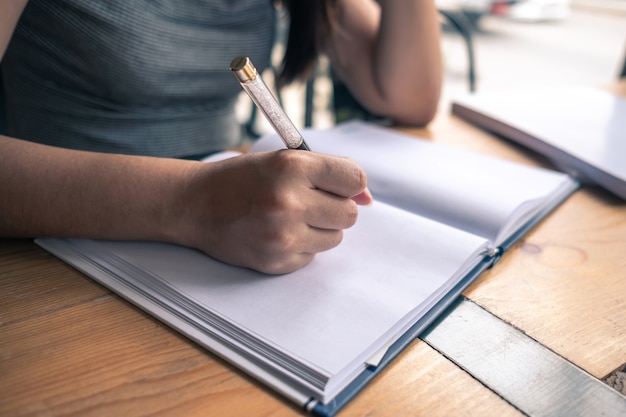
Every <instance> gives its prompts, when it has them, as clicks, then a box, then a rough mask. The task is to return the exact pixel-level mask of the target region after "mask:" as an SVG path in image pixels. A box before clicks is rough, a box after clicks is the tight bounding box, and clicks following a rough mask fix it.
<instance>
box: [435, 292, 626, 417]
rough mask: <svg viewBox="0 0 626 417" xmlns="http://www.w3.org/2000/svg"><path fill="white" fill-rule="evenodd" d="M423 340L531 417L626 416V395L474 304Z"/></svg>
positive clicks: (456, 310)
mask: <svg viewBox="0 0 626 417" xmlns="http://www.w3.org/2000/svg"><path fill="white" fill-rule="evenodd" d="M423 338H424V340H425V341H426V342H428V343H429V344H430V345H432V346H434V347H435V348H436V349H437V350H438V351H440V352H442V353H444V355H446V356H447V357H449V358H450V359H452V360H453V361H454V362H455V363H456V364H458V365H459V366H461V367H462V368H463V369H466V370H467V371H468V372H469V373H470V374H472V375H473V376H475V377H476V378H478V379H479V380H480V381H482V382H483V383H484V384H485V385H486V386H488V387H490V388H491V389H492V390H494V391H495V392H497V393H498V394H500V395H501V396H502V397H503V398H504V399H506V400H507V401H509V402H510V403H511V404H513V405H515V406H516V407H517V408H518V409H520V410H521V411H522V412H524V413H526V414H528V415H530V416H535V417H555V416H563V417H565V416H610V415H614V416H620V415H621V416H623V415H626V397H624V396H622V395H620V394H619V393H618V392H617V391H615V390H613V389H612V388H610V387H609V386H607V385H606V384H604V383H603V382H601V381H600V380H599V379H596V378H594V377H593V376H591V375H589V374H588V373H587V372H585V371H583V370H581V369H580V368H578V367H576V366H574V365H573V364H572V363H571V362H568V361H566V360H565V359H563V358H562V357H560V356H558V355H557V354H555V353H554V352H552V351H550V350H548V349H546V348H545V347H544V346H543V345H541V344H539V343H537V342H536V341H535V340H532V339H531V338H530V337H528V336H526V335H524V334H523V333H522V332H520V331H519V330H517V329H515V328H514V327H512V326H510V325H508V324H506V323H504V322H503V321H502V320H500V319H499V318H497V317H495V316H493V315H492V314H491V313H489V312H487V311H486V310H484V309H482V308H481V307H479V306H477V305H476V304H474V303H472V302H470V301H467V300H461V301H460V302H458V303H456V305H454V306H453V307H452V308H451V309H449V311H448V312H447V313H446V314H445V315H444V316H442V317H441V318H440V319H439V320H438V322H437V323H436V324H435V325H434V326H431V328H430V329H429V330H428V331H427V332H426V333H425V334H424V335H423Z"/></svg>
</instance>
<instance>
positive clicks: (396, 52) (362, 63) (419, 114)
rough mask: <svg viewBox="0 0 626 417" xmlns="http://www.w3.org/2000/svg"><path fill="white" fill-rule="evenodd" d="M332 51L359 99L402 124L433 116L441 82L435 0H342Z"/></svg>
mask: <svg viewBox="0 0 626 417" xmlns="http://www.w3.org/2000/svg"><path fill="white" fill-rule="evenodd" d="M340 3H341V11H340V28H339V30H337V31H335V32H334V35H333V37H332V40H331V43H330V45H329V50H328V54H329V56H330V58H331V62H332V64H333V68H334V69H335V70H336V71H337V73H338V74H339V76H340V77H341V78H342V80H343V81H344V82H345V83H346V84H347V85H348V87H349V88H350V90H351V91H352V92H353V94H354V95H355V97H356V98H357V99H358V100H359V101H360V102H361V103H362V104H363V105H365V106H366V107H367V108H369V109H370V110H371V111H372V112H374V113H377V114H380V115H383V116H388V117H391V118H392V119H394V120H396V121H397V122H399V123H402V124H410V125H425V124H427V123H428V122H430V121H431V120H432V118H433V117H434V115H435V113H436V110H437V105H438V101H439V95H440V91H441V83H442V74H441V72H442V64H441V52H440V33H439V32H440V29H439V18H438V14H437V10H436V8H435V5H434V0H380V1H379V2H378V3H379V4H380V6H379V5H378V4H377V3H375V2H374V1H373V0H341V1H340Z"/></svg>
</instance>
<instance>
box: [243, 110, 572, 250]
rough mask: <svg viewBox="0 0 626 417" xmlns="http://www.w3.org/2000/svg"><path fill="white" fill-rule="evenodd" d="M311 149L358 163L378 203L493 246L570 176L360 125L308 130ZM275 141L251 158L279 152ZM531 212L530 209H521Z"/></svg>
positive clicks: (263, 142)
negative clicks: (519, 215) (516, 216)
mask: <svg viewBox="0 0 626 417" xmlns="http://www.w3.org/2000/svg"><path fill="white" fill-rule="evenodd" d="M303 133H304V136H305V140H306V141H307V143H308V144H309V146H310V147H311V149H312V150H314V151H317V152H323V153H329V154H334V155H340V156H348V157H351V158H352V159H354V160H355V161H357V162H358V163H359V164H360V165H361V166H362V167H363V168H364V169H365V170H366V172H367V175H368V186H369V188H370V190H371V191H372V194H373V195H374V198H376V199H378V200H381V201H384V202H386V203H388V204H391V205H394V206H396V207H400V208H403V209H405V210H408V211H411V212H413V213H419V214H420V215H422V216H425V217H428V218H431V219H434V220H437V221H440V222H444V223H446V224H449V225H451V226H453V227H457V228H461V229H463V230H466V231H468V232H470V233H474V234H478V235H480V236H483V237H485V238H486V239H490V240H492V241H494V240H495V238H496V236H498V231H499V229H500V228H501V227H502V226H503V225H504V224H505V223H506V222H507V220H510V219H509V216H510V215H511V214H512V213H514V212H515V210H516V208H518V207H521V206H522V203H524V202H530V201H532V200H534V204H541V202H542V200H543V199H544V198H545V197H547V196H549V195H550V194H551V192H552V191H553V190H555V189H557V188H559V186H560V184H562V183H564V182H566V181H568V180H567V176H565V175H564V174H561V173H556V172H552V171H548V170H544V169H540V168H535V167H527V166H523V165H520V164H515V163H512V162H509V161H505V160H501V159H498V158H493V157H489V156H485V155H480V154H477V153H474V152H469V151H465V150H461V149H455V148H452V147H448V146H444V145H441V144H433V143H430V142H427V141H425V140H421V139H418V138H415V137H411V136H407V135H403V134H400V133H397V132H394V131H393V130H391V129H385V128H380V127H376V126H372V125H369V124H365V123H362V122H349V123H345V124H342V125H338V126H336V127H334V128H332V129H329V130H307V131H305V132H303ZM281 148H284V145H283V144H282V142H281V141H280V140H279V138H278V137H277V136H276V135H268V136H266V137H264V138H261V139H260V140H259V141H257V142H256V143H255V144H254V146H253V147H252V149H251V151H252V152H256V151H263V150H271V149H281ZM524 207H525V208H526V209H533V208H534V206H533V204H526V205H524Z"/></svg>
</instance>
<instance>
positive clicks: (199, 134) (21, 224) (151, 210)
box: [0, 0, 441, 273]
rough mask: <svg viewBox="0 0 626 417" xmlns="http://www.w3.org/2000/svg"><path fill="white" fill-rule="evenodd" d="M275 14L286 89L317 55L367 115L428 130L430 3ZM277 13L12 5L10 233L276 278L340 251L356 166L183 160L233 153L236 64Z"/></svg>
mask: <svg viewBox="0 0 626 417" xmlns="http://www.w3.org/2000/svg"><path fill="white" fill-rule="evenodd" d="M282 7H285V8H286V9H287V10H288V11H289V13H290V16H291V29H290V36H289V41H288V48H287V52H286V55H285V59H284V61H283V67H282V71H281V80H282V81H283V82H289V81H292V80H294V79H298V78H301V77H305V76H306V75H307V71H308V70H309V69H310V67H311V64H312V62H313V60H314V59H315V58H316V56H317V55H318V54H320V53H325V54H327V55H328V56H329V58H330V60H331V63H332V65H333V68H334V70H335V71H336V72H337V74H338V75H339V76H340V77H341V78H342V79H343V80H344V82H345V83H346V84H347V86H348V87H349V88H350V89H351V90H352V92H353V94H354V95H355V97H356V98H357V99H358V100H359V101H361V102H362V103H363V104H364V105H365V106H366V107H368V108H369V109H370V110H371V111H372V112H374V113H377V114H380V115H383V116H387V117H390V118H392V119H394V120H396V121H397V122H398V123H403V124H415V125H423V124H426V123H428V122H429V121H430V120H431V119H432V117H433V116H434V113H435V110H436V106H437V101H438V97H439V90H440V85H441V78H440V77H441V75H440V72H441V71H440V56H439V36H438V31H439V27H438V19H437V15H436V10H435V7H434V4H433V0H386V1H382V0H381V1H380V2H379V3H375V2H374V1H371V0H337V1H331V0H329V1H326V2H323V1H320V0H307V1H304V0H293V1H284V2H283V4H282ZM274 16H275V9H274V5H273V4H272V3H270V2H269V0H240V1H220V0H205V1H197V0H185V1H182V0H170V1H168V0H164V1H160V2H154V1H150V0H135V1H132V2H121V1H118V2H91V1H87V0H65V1H63V0H31V1H30V2H28V4H27V1H26V0H16V1H12V2H2V4H0V54H2V56H3V58H2V70H3V77H4V81H5V89H6V96H7V112H8V118H7V120H8V127H9V136H11V137H0V178H1V179H2V182H1V184H0V201H3V202H6V204H5V203H3V204H2V205H1V206H0V236H10V237H32V236H76V237H89V238H99V239H120V240H121V239H143V240H161V241H169V242H173V243H177V244H181V245H186V246H190V247H194V248H198V249H200V250H202V251H204V252H205V253H207V254H208V255H210V256H213V257H215V258H216V259H220V260H222V261H224V262H229V263H232V264H235V265H240V266H244V267H248V268H253V269H257V270H260V271H263V272H267V273H284V272H289V271H292V270H294V269H297V268H299V267H301V266H303V265H305V264H307V263H308V262H310V260H311V259H312V258H313V256H314V255H315V254H316V253H318V252H320V251H324V250H328V249H330V248H332V247H335V246H336V245H338V244H339V243H340V241H341V239H342V231H343V230H344V229H345V228H348V227H350V226H351V225H352V224H354V222H355V221H356V217H357V208H356V205H358V204H368V203H370V202H371V196H370V195H369V192H368V191H367V190H366V179H365V173H364V172H363V171H362V170H361V169H360V168H359V167H358V166H356V165H355V164H354V163H353V162H352V161H349V160H346V159H342V158H335V157H330V156H327V155H321V154H317V153H313V152H293V151H283V152H273V153H263V154H257V155H244V156H241V157H237V158H233V159H231V160H227V161H222V162H216V163H211V164H204V163H199V162H195V161H189V160H185V159H190V158H193V157H195V156H197V155H202V154H207V153H210V152H213V151H216V150H221V149H224V148H226V147H229V146H232V145H236V144H237V143H238V140H239V136H238V135H239V127H238V125H237V123H236V120H235V117H234V102H235V100H236V97H237V96H238V94H239V92H240V91H241V89H240V87H239V85H238V84H237V82H236V81H235V80H234V78H233V77H232V74H230V72H229V71H228V64H229V63H230V60H231V59H232V58H233V57H234V56H236V55H249V56H251V57H252V59H253V62H254V63H255V64H256V66H257V67H259V68H260V69H263V67H264V66H266V65H267V64H268V62H269V54H270V49H271V46H272V43H273V27H274ZM9 41H10V43H9ZM7 45H8V46H7ZM17 138H19V139H17ZM21 139H25V140H21ZM155 157H156V158H155ZM172 158H178V159H172Z"/></svg>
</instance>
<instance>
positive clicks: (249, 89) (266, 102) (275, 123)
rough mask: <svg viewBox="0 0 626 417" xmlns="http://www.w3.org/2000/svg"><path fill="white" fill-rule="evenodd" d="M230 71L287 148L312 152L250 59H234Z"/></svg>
mask: <svg viewBox="0 0 626 417" xmlns="http://www.w3.org/2000/svg"><path fill="white" fill-rule="evenodd" d="M230 70H231V71H232V72H233V74H234V75H235V77H236V78H237V80H238V81H239V83H240V84H241V87H242V88H243V89H244V90H245V92H246V93H248V95H249V96H250V98H251V99H252V101H254V104H256V106H257V107H258V108H259V109H260V110H261V112H262V113H263V114H264V115H265V118H266V119H267V120H268V121H269V122H270V124H271V125H272V127H273V128H274V130H276V133H278V135H279V136H280V138H281V139H282V140H283V142H285V145H286V146H287V148H289V149H301V150H310V149H309V148H308V146H307V144H306V142H305V141H304V138H303V137H302V135H301V134H300V132H299V131H298V129H297V128H296V127H295V126H294V124H293V122H292V121H291V120H290V119H289V117H288V116H287V114H286V113H285V111H284V110H283V108H282V107H281V106H280V104H279V103H278V101H277V100H276V97H274V95H273V94H272V92H271V91H270V90H269V88H268V87H267V85H266V84H265V82H264V81H263V78H262V77H261V76H260V75H259V73H258V72H257V70H256V68H255V67H254V65H253V64H252V62H251V61H250V58H248V57H246V56H239V57H237V58H235V59H233V61H232V62H231V63H230Z"/></svg>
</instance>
